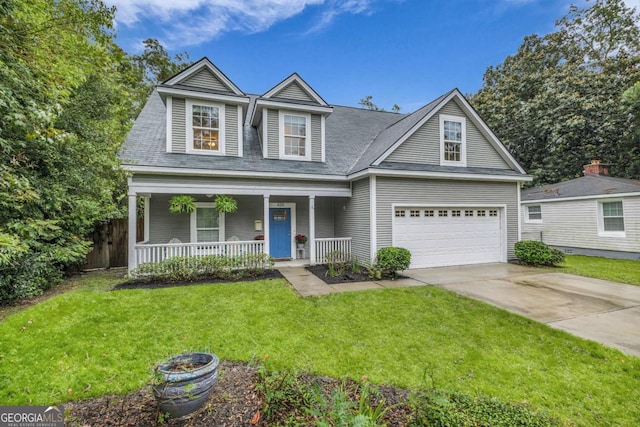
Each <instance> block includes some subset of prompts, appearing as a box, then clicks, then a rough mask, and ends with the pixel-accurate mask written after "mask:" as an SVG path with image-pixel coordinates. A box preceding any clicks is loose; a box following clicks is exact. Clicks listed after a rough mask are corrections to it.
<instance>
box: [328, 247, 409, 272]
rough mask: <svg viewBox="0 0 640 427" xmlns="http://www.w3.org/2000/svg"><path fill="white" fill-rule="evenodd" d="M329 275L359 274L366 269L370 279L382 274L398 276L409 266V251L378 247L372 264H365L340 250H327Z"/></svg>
mask: <svg viewBox="0 0 640 427" xmlns="http://www.w3.org/2000/svg"><path fill="white" fill-rule="evenodd" d="M325 258H326V262H327V269H328V272H329V276H331V277H336V276H340V275H342V274H344V273H345V272H351V273H355V274H361V273H362V272H363V271H364V270H367V272H368V274H369V278H370V279H380V278H381V277H382V276H383V275H384V276H388V277H391V278H396V277H398V273H399V272H401V271H404V270H406V269H407V268H409V264H410V263H411V252H409V250H408V249H405V248H398V247H393V246H390V247H385V248H380V249H378V252H377V253H376V260H375V263H374V264H373V265H369V266H365V265H363V264H362V263H360V262H359V261H358V259H357V258H356V257H355V256H352V255H350V254H346V253H344V252H342V251H333V252H329V253H328V254H327V255H326V257H325Z"/></svg>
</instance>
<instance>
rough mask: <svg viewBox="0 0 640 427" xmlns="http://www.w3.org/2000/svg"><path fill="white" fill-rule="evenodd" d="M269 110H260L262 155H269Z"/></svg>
mask: <svg viewBox="0 0 640 427" xmlns="http://www.w3.org/2000/svg"><path fill="white" fill-rule="evenodd" d="M268 119H269V110H268V109H267V108H265V109H264V110H262V157H263V158H265V159H266V158H268V157H269V120H268Z"/></svg>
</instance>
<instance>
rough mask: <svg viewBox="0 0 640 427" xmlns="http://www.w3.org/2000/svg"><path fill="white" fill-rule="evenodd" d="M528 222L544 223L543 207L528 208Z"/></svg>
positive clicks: (530, 206) (532, 206) (533, 206)
mask: <svg viewBox="0 0 640 427" xmlns="http://www.w3.org/2000/svg"><path fill="white" fill-rule="evenodd" d="M527 222H533V223H536V222H537V223H540V222H542V207H541V206H540V205H529V206H527Z"/></svg>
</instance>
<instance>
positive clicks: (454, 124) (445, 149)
mask: <svg viewBox="0 0 640 427" xmlns="http://www.w3.org/2000/svg"><path fill="white" fill-rule="evenodd" d="M440 163H441V164H443V165H455V166H465V165H466V119H465V118H464V117H457V116H447V115H440Z"/></svg>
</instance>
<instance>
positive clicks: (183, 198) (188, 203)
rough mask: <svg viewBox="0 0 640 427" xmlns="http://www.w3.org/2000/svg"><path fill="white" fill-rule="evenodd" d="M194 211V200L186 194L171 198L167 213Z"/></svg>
mask: <svg viewBox="0 0 640 427" xmlns="http://www.w3.org/2000/svg"><path fill="white" fill-rule="evenodd" d="M195 210H196V199H194V198H193V197H191V196H188V195H186V194H181V195H179V196H173V197H172V198H171V202H170V203H169V212H171V213H174V214H179V213H192V212H195Z"/></svg>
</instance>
